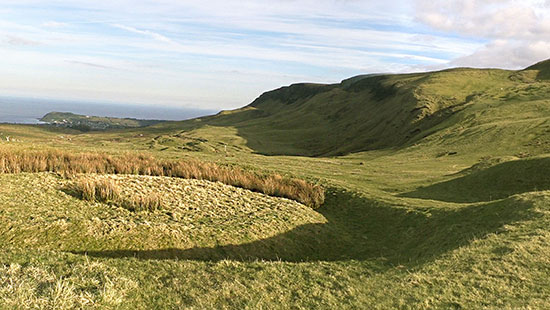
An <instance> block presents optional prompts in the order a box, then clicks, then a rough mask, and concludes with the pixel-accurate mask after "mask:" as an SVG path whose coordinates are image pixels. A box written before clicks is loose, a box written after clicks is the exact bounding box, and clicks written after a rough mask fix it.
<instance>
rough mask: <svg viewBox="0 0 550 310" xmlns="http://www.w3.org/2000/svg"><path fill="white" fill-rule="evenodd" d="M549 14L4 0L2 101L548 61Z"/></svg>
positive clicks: (108, 96)
mask: <svg viewBox="0 0 550 310" xmlns="http://www.w3.org/2000/svg"><path fill="white" fill-rule="evenodd" d="M390 4H391V7H390ZM549 8H550V1H547V0H531V1H516V0H449V1H436V0H430V1H427V0H413V1H404V0H397V1H391V2H388V1H379V0H375V1H366V0H317V1H312V0H270V1H268V0H253V1H252V0H241V1H227V0H225V1H221V0H211V1H175V0H156V1H146V0H132V1H130V0H117V1H115V0H112V1H91V0H81V1H78V0H77V1H67V0H52V1H38V0H18V1H14V0H1V1H0V56H1V57H0V72H2V74H1V75H0V95H11V96H27V97H44V98H59V99H82V100H88V101H89V100H97V101H111V102H119V103H138V104H140V103H141V104H159V105H170V106H185V107H195V108H206V109H231V108H237V107H241V106H243V105H246V104H248V103H249V102H251V101H252V100H253V99H254V98H255V97H257V96H258V95H259V94H261V93H262V92H264V91H266V90H269V89H273V88H277V87H280V86H283V85H287V84H291V83H296V82H303V81H308V82H322V83H334V82H339V81H340V80H342V79H345V78H348V77H351V76H353V75H357V74H364V73H376V72H396V73H399V72H411V71H424V70H435V69H441V68H446V67H454V66H472V67H500V68H512V69H515V68H522V67H524V66H527V65H529V64H531V63H534V62H536V61H540V60H543V59H546V58H550V22H549V21H550V18H549V17H550V15H549V11H550V9H549Z"/></svg>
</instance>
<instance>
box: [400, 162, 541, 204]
mask: <svg viewBox="0 0 550 310" xmlns="http://www.w3.org/2000/svg"><path fill="white" fill-rule="evenodd" d="M548 189H550V157H549V158H535V159H526V160H514V161H508V162H504V163H502V164H498V165H495V166H493V167H490V168H486V169H483V170H479V171H474V172H472V173H470V174H468V175H466V176H461V177H458V178H456V179H452V180H449V181H445V182H441V183H437V184H433V185H430V186H427V187H421V188H419V189H417V190H415V191H412V192H408V193H405V194H401V195H400V196H402V197H411V198H422V199H433V200H441V201H448V202H458V203H464V202H484V201H493V200H497V199H503V198H506V197H509V196H511V195H514V194H520V193H526V192H532V191H541V190H548Z"/></svg>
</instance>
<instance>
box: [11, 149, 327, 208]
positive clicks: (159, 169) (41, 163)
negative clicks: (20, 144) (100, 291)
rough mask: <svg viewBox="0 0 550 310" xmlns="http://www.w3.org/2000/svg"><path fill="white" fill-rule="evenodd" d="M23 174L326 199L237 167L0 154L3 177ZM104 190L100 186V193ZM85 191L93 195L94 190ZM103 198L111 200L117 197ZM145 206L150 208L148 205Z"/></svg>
mask: <svg viewBox="0 0 550 310" xmlns="http://www.w3.org/2000/svg"><path fill="white" fill-rule="evenodd" d="M20 172H57V173H60V174H63V175H66V176H70V175H74V174H78V173H98V174H137V175H151V176H168V177H179V178H185V179H198V180H208V181H213V182H222V183H224V184H228V185H233V186H237V187H242V188H245V189H249V190H252V191H257V192H261V193H265V194H268V195H271V196H279V197H285V198H290V199H293V200H296V201H298V202H301V203H303V204H305V205H307V206H310V207H319V206H321V205H322V204H323V202H324V198H325V193H324V189H323V188H322V187H321V186H319V185H316V184H311V183H309V182H306V181H304V180H300V179H294V178H285V177H282V176H280V175H261V174H257V173H254V172H250V171H245V170H243V169H240V168H237V167H225V166H219V165H217V164H214V163H207V162H201V161H197V160H185V161H183V160H179V161H176V160H160V159H155V158H154V157H151V156H147V155H143V154H126V155H122V156H111V155H108V154H104V153H80V154H73V153H65V152H60V151H26V152H17V151H6V150H3V151H0V173H20ZM85 186H91V185H90V184H88V185H84V184H83V189H84V187H85ZM101 188H102V187H101V186H100V187H99V190H101ZM104 189H105V190H108V189H109V186H108V185H106V187H104ZM94 190H98V188H95V189H94ZM86 191H89V193H88V194H91V191H92V188H88V189H86ZM88 194H86V195H88ZM104 194H105V195H107V196H108V195H109V194H116V193H109V192H105V193H104ZM95 196H96V197H97V196H98V194H97V193H96V194H95ZM143 203H144V204H150V202H148V201H144V202H143ZM153 205H154V204H153Z"/></svg>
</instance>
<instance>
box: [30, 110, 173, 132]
mask: <svg viewBox="0 0 550 310" xmlns="http://www.w3.org/2000/svg"><path fill="white" fill-rule="evenodd" d="M40 121H41V122H44V123H48V124H52V125H56V126H59V127H67V128H74V129H78V130H82V131H88V130H105V129H115V128H119V129H120V128H135V127H146V126H151V125H155V124H158V123H160V122H162V121H158V120H143V119H135V118H118V117H101V116H87V115H79V114H74V113H68V112H50V113H48V114H46V115H44V116H43V117H42V118H41V119H40Z"/></svg>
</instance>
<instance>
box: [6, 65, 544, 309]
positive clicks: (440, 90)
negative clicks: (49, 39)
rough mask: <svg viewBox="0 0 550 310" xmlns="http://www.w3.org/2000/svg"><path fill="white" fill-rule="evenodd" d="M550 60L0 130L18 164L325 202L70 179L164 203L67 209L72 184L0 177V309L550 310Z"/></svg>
mask: <svg viewBox="0 0 550 310" xmlns="http://www.w3.org/2000/svg"><path fill="white" fill-rule="evenodd" d="M547 64H548V62H543V63H540V64H537V65H535V66H532V67H529V68H527V69H525V70H521V71H508V70H497V69H484V70H480V69H469V68H458V69H450V70H444V71H439V72H428V73H415V74H403V75H366V76H358V77H354V78H351V79H348V80H345V81H343V82H341V83H338V84H333V85H318V84H296V85H292V86H289V87H283V88H281V89H278V90H274V91H270V92H267V93H265V94H263V95H261V96H260V97H258V99H256V100H255V101H254V102H253V103H251V104H250V105H248V106H246V107H243V108H241V109H237V110H234V111H225V112H222V113H220V114H218V115H215V116H210V117H203V118H199V119H195V120H189V121H182V122H166V123H161V124H157V125H155V126H150V127H146V128H132V129H119V130H113V131H106V132H89V133H82V132H78V131H72V130H69V129H65V128H43V127H39V126H23V125H0V137H3V136H10V137H12V138H15V140H14V139H10V142H7V141H4V140H2V142H0V148H2V149H3V150H5V151H6V152H29V151H30V150H36V149H40V150H41V151H42V152H45V151H44V150H49V149H56V150H62V151H65V152H70V153H79V152H96V151H101V152H105V153H108V154H110V156H112V158H119V157H120V158H125V157H124V156H125V155H127V153H132V154H134V153H143V154H145V155H147V156H151V157H154V158H156V159H159V160H181V161H185V160H196V159H199V160H202V161H209V162H215V163H216V164H217V165H219V166H220V167H239V168H240V169H244V170H245V171H248V172H250V173H253V174H258V175H263V174H270V173H277V174H281V175H283V176H284V177H292V178H301V179H305V180H308V181H310V182H312V183H317V184H322V185H323V186H324V187H325V188H326V199H325V201H324V204H323V205H322V206H320V207H318V208H315V209H312V208H308V207H306V206H304V205H302V204H299V203H297V202H293V201H289V200H287V199H284V198H277V197H271V196H266V195H263V194H260V193H253V192H250V191H247V190H245V189H241V188H235V187H231V186H227V185H223V184H219V183H213V182H207V181H198V180H185V179H173V178H167V177H152V176H128V175H87V174H84V175H77V177H83V178H92V179H111V180H113V181H114V182H117V184H119V186H120V187H121V188H122V193H123V194H124V195H133V194H136V193H137V194H146V195H148V194H150V193H156V194H158V195H161V196H162V197H163V206H164V207H163V208H161V209H160V210H154V211H151V212H145V211H143V212H135V211H134V212H132V211H129V210H127V209H125V208H122V207H118V206H117V205H114V204H109V203H105V202H90V201H85V200H82V199H79V198H78V197H77V196H75V195H71V192H70V191H67V190H66V188H67V184H68V183H70V182H72V181H71V180H72V179H71V178H70V177H69V178H65V177H63V176H60V175H57V174H54V173H23V174H6V175H0V185H1V186H0V202H1V204H0V220H1V221H2V223H5V225H4V226H3V227H2V228H0V243H1V244H3V246H1V247H0V308H6V309H11V308H25V307H26V306H24V305H30V306H29V307H30V308H33V307H34V308H43V309H54V308H55V309H71V308H79V307H80V308H97V309H113V308H116V309H155V308H157V309H164V308H172V309H174V308H175V309H364V308H368V309H547V308H550V303H549V300H550V285H549V284H548V281H547V279H548V277H549V276H550V267H549V266H550V259H549V257H548V253H550V230H549V227H550V179H549V178H548V175H550V174H549V172H550V96H549V94H550V81H548V80H547V79H545V78H544V76H545V74H547V73H546V72H547V71H546V69H547V68H548V66H547ZM144 158H145V157H144ZM1 162H2V158H0V163H1Z"/></svg>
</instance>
